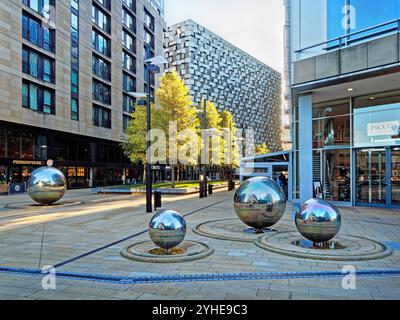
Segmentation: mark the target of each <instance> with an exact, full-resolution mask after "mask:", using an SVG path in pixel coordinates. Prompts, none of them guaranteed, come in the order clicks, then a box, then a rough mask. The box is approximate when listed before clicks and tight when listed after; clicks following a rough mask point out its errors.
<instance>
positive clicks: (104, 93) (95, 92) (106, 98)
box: [92, 79, 111, 104]
mask: <svg viewBox="0 0 400 320" xmlns="http://www.w3.org/2000/svg"><path fill="white" fill-rule="evenodd" d="M92 98H93V99H94V100H97V101H99V102H101V103H104V104H111V87H110V86H109V85H106V84H104V83H101V82H100V81H97V80H95V79H93V84H92Z"/></svg>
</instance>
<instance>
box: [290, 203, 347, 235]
mask: <svg viewBox="0 0 400 320" xmlns="http://www.w3.org/2000/svg"><path fill="white" fill-rule="evenodd" d="M295 222H296V227H297V230H298V231H299V232H300V233H301V234H302V235H303V236H304V237H305V238H307V239H308V240H310V241H313V242H316V243H321V242H327V241H329V240H331V239H333V238H334V237H335V236H336V235H337V234H338V233H339V230H340V226H341V224H342V217H341V215H340V212H339V210H338V209H337V208H336V207H335V206H334V205H332V204H331V203H329V202H328V201H325V200H322V199H311V200H308V201H306V202H304V203H303V204H302V206H301V207H300V208H299V209H298V210H297V211H296V216H295Z"/></svg>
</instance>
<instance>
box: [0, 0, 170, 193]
mask: <svg viewBox="0 0 400 320" xmlns="http://www.w3.org/2000/svg"><path fill="white" fill-rule="evenodd" d="M163 13H164V8H163V1H160V0H158V1H157V0H90V1H89V0H87V1H86V0H85V1H83V0H80V1H79V0H57V1H55V0H10V1H7V3H6V2H2V5H0V20H1V22H2V23H1V25H0V43H1V56H0V75H1V77H0V96H1V99H0V183H3V184H4V183H8V182H26V181H27V179H28V177H29V175H30V173H31V172H32V170H34V169H35V168H37V167H38V166H41V165H45V164H46V163H47V160H49V159H51V160H53V162H54V166H55V167H57V168H59V169H61V170H62V171H63V172H64V173H65V175H66V177H67V180H68V187H69V188H81V187H92V186H101V185H112V184H119V183H123V182H125V181H128V180H131V179H133V178H136V179H137V178H140V177H141V176H142V174H141V173H140V172H139V171H141V167H135V166H132V165H131V164H130V163H129V160H128V159H127V158H126V157H125V156H124V155H123V152H122V150H121V148H120V142H121V138H122V136H123V134H124V129H125V128H126V126H127V125H128V123H129V120H130V115H131V112H132V108H133V107H134V104H135V99H134V97H133V95H132V93H133V92H144V90H146V88H147V85H150V86H151V87H152V89H153V90H154V88H155V86H156V85H157V79H156V78H152V79H151V83H150V84H147V83H145V77H144V60H145V56H144V52H145V50H144V48H145V45H146V44H148V45H150V46H151V52H152V55H154V56H157V55H162V54H163V35H164V31H165V28H166V25H165V22H164V20H163Z"/></svg>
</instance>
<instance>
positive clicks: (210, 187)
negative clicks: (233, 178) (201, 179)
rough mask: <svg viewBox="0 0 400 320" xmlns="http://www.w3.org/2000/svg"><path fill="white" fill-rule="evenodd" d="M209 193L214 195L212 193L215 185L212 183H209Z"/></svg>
mask: <svg viewBox="0 0 400 320" xmlns="http://www.w3.org/2000/svg"><path fill="white" fill-rule="evenodd" d="M208 194H209V195H212V194H213V185H212V184H209V185H208Z"/></svg>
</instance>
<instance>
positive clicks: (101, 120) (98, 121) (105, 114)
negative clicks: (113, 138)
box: [93, 105, 111, 129]
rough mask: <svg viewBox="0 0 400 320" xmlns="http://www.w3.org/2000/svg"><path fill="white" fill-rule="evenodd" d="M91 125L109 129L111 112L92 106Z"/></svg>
mask: <svg viewBox="0 0 400 320" xmlns="http://www.w3.org/2000/svg"><path fill="white" fill-rule="evenodd" d="M93 125H94V126H96V127H103V128H109V129H111V110H110V109H107V108H103V107H100V106H96V105H93Z"/></svg>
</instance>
